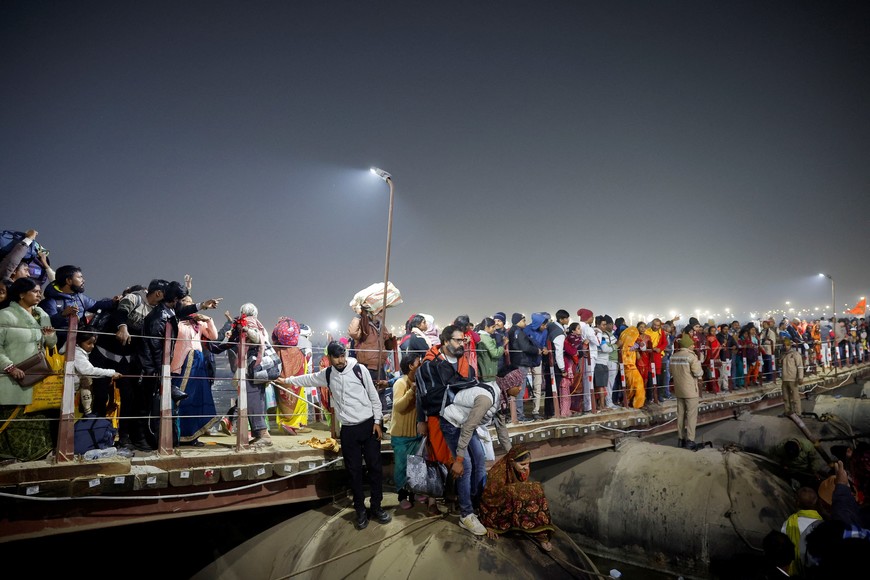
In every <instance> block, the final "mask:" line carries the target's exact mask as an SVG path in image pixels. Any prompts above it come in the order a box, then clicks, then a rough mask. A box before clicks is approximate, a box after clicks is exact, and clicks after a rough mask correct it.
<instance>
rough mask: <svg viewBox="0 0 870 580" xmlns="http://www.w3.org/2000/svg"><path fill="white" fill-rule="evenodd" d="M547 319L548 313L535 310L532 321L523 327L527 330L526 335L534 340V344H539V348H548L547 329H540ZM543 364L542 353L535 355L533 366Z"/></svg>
mask: <svg viewBox="0 0 870 580" xmlns="http://www.w3.org/2000/svg"><path fill="white" fill-rule="evenodd" d="M545 320H547V315H546V313H544V312H535V313H534V314H532V321H531V322H530V323H529V324H528V325H527V326H526V327H525V328H524V329H523V331H525V333H526V336H528V337H529V340H531V341H532V344H534V345H535V346H537V347H538V348H546V347H547V329H546V328H545V329H544V330H540V328H541V325H542V324H544V321H545ZM539 364H541V355H537V356H535V357H534V360H533V364H532V365H531V366H533V367H536V366H538V365H539Z"/></svg>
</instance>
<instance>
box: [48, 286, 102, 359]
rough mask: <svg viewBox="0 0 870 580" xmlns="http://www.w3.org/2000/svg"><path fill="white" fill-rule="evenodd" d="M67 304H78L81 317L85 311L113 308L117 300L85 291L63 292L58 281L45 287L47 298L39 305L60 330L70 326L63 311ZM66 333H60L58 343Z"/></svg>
mask: <svg viewBox="0 0 870 580" xmlns="http://www.w3.org/2000/svg"><path fill="white" fill-rule="evenodd" d="M67 306H78V308H79V318H81V317H82V316H84V315H85V312H96V311H97V310H111V309H112V308H114V307H115V301H114V300H113V299H111V298H103V299H102V300H94V299H93V298H91V297H90V296H88V295H87V294H84V293H81V294H80V293H77V292H72V293H70V294H66V293H64V292H61V291H60V290H59V289H58V287H57V282H52V283H51V284H49V285H48V286H47V287H46V289H45V298H43V299H42V302H40V303H39V307H40V308H42V309H43V310H45V313H46V314H48V316H49V318H50V319H51V325H52V326H53V327H54V328H56V329H58V330H60V329H63V328H68V327H69V321H68V320H67V317H66V316H63V315H62V314H61V312H63V311H64V309H65V308H66V307H67ZM65 337H66V333H65V332H60V333H58V337H57V339H58V344H61V343H62V341H63V340H65Z"/></svg>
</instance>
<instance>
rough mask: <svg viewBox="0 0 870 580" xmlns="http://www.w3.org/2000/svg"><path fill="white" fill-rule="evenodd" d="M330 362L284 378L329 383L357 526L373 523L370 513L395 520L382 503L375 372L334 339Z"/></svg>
mask: <svg viewBox="0 0 870 580" xmlns="http://www.w3.org/2000/svg"><path fill="white" fill-rule="evenodd" d="M326 356H327V357H328V358H329V365H330V366H328V367H327V368H325V369H323V370H322V371H319V372H316V373H311V374H307V375H302V376H298V377H287V378H285V379H281V380H282V382H283V383H284V384H285V385H291V384H292V385H294V386H298V387H304V388H306V389H308V388H314V387H327V388H328V389H329V400H330V402H331V404H332V405H333V406H334V407H335V412H336V415H337V419H338V422H339V423H340V424H341V432H340V435H339V438H340V441H341V455H342V458H343V459H344V465H345V467H346V468H347V471H348V472H349V473H350V488H351V490H352V492H353V507H354V509H355V510H356V523H355V524H354V525H355V526H356V529H358V530H362V529H363V528H365V527H366V526H368V525H369V515H371V517H372V518H374V519H375V521H377V522H378V523H381V524H386V523H389V522H390V520H392V517H391V516H390V514H388V513H387V512H386V511H384V509H383V508H382V507H381V500H383V497H384V492H383V476H384V473H383V468H382V467H381V439H383V433H382V432H381V418H382V410H381V399H380V397H379V396H378V391H377V389H375V384H374V381H372V376H371V374H369V373H367V372H362V369H356V370H354V367H356V366H357V365H358V364H359V363H357V360H356V359H355V358H352V357H348V356H347V351H346V350H345V348H344V346H342V345H341V343H338V342H334V341H333V342H330V343H329V344H328V345H327V347H326ZM363 459H365V463H366V466H367V467H368V473H369V486H370V489H371V500H370V504H371V507H370V509H369V513H366V508H365V493H364V492H363Z"/></svg>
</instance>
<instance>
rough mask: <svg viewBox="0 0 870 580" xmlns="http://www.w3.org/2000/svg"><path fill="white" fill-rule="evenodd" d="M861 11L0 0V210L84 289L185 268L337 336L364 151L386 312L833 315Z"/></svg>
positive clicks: (851, 287) (205, 293)
mask: <svg viewBox="0 0 870 580" xmlns="http://www.w3.org/2000/svg"><path fill="white" fill-rule="evenodd" d="M868 24H870V9H868V4H867V3H866V2H792V1H787V2H786V1H783V2H763V3H759V2H745V3H741V2H659V1H656V2H574V1H572V2H568V1H564V2H557V1H546V0H544V1H540V0H538V1H529V2H511V1H507V2H452V1H442V2H431V3H423V2H408V1H405V2H398V1H397V2H363V1H353V2H351V1H347V2H331V1H324V2H265V1H259V2H214V1H208V2H188V1H185V2H177V1H175V2H154V1H148V2H57V3H50V2H32V1H26V2H9V1H7V2H4V3H3V4H2V5H0V27H2V28H0V32H2V33H0V75H2V77H0V78H2V82H0V95H2V103H3V107H2V112H0V120H2V124H0V129H2V130H0V183H2V189H3V192H4V194H3V198H4V200H5V202H4V208H3V220H2V226H3V229H16V230H26V229H28V228H31V227H32V228H36V229H38V230H39V231H40V235H39V241H40V242H41V243H42V244H43V245H44V246H46V247H47V248H49V250H51V259H52V264H53V266H55V267H57V266H60V265H63V264H70V263H71V264H75V265H78V266H81V267H82V268H83V270H84V273H85V277H86V280H87V282H86V291H87V293H88V294H89V295H91V296H92V297H95V298H99V297H102V296H111V295H113V294H116V293H118V292H119V291H120V290H121V289H123V288H124V287H125V286H128V285H130V284H134V283H140V284H147V283H148V281H149V280H150V279H151V278H155V277H161V278H167V279H178V280H180V279H182V277H183V275H184V274H185V273H189V274H190V275H191V276H192V277H193V282H194V291H193V294H194V297H195V298H197V299H205V298H208V297H223V298H224V302H223V304H222V305H221V308H220V311H223V310H224V309H229V310H231V311H232V312H233V313H236V312H237V311H238V308H239V306H240V305H241V304H242V303H243V302H248V301H250V302H254V303H255V304H257V305H258V307H259V308H260V312H261V319H262V320H263V323H264V324H265V325H266V326H267V328H271V325H273V324H274V323H275V321H276V320H277V318H278V316H282V315H287V316H291V317H293V318H296V319H297V320H299V321H300V322H305V323H307V324H309V325H310V326H312V327H313V328H314V330H315V331H316V332H320V331H325V330H327V329H328V325H329V323H330V322H331V321H335V322H337V324H338V326H339V328H340V329H343V328H345V327H346V325H347V323H348V322H349V319H350V317H351V316H352V312H351V310H350V308H349V306H348V302H349V301H350V299H351V298H352V297H353V295H354V294H355V293H356V292H357V291H358V290H360V289H362V288H364V287H366V286H368V285H370V284H373V283H375V282H383V277H384V258H385V243H386V229H387V209H388V199H389V195H388V192H389V190H388V187H387V186H386V184H385V183H384V182H383V181H380V180H378V179H377V178H375V177H374V176H372V175H371V174H369V173H368V169H369V167H370V166H379V167H382V168H384V169H385V170H387V171H389V172H390V173H392V174H393V178H394V184H395V204H394V223H393V235H392V248H391V250H392V256H391V262H390V280H391V281H392V282H393V283H394V284H395V285H396V286H397V287H398V288H399V289H400V291H401V292H402V295H403V299H404V304H402V305H401V306H399V307H397V308H394V309H391V310H390V311H389V322H390V323H392V324H397V325H401V324H402V323H403V322H404V320H405V319H407V318H408V316H410V315H411V314H413V313H415V312H426V313H429V314H433V315H435V317H436V320H437V321H438V323H439V325H440V326H444V325H446V324H448V323H449V322H450V321H451V320H452V319H453V318H454V317H455V316H456V315H459V314H468V315H470V317H471V318H472V320H475V321H476V320H480V318H482V317H483V316H488V315H492V313H493V312H495V311H496V310H501V311H505V312H507V315H508V317H510V314H511V312H514V311H521V312H525V313H526V314H530V313H531V312H533V311H541V310H546V311H549V312H551V313H554V312H555V311H556V309H559V308H565V309H567V310H568V311H569V312H571V313H572V314H574V313H575V312H576V310H577V309H578V308H580V307H586V308H590V309H592V310H593V311H594V312H595V313H596V314H598V313H602V312H607V313H610V314H611V315H613V316H614V317H615V316H618V315H623V316H626V317H628V313H629V312H635V313H637V316H636V317H635V318H639V317H646V314H645V313H654V314H660V315H663V316H665V317H667V316H669V314H670V312H671V311H675V312H678V313H680V314H682V316H683V318H684V319H686V318H687V317H688V316H691V315H694V311H695V309H700V310H701V311H702V312H703V311H709V312H710V316H713V314H721V316H720V318H722V319H726V318H727V319H730V318H732V317H733V318H739V319H741V320H746V319H748V317H749V313H750V312H763V311H767V310H771V309H787V308H788V306H786V305H785V301H790V302H791V305H792V306H798V307H800V308H804V307H805V308H812V307H818V306H821V307H824V306H825V305H829V304H830V302H831V287H830V282H829V281H828V280H826V279H822V278H819V277H818V276H817V274H818V272H820V271H824V272H827V273H829V274H831V275H832V276H833V277H834V280H835V284H836V294H837V302H838V311H842V309H843V307H842V305H843V304H844V303H848V304H849V306H853V305H854V303H855V302H857V300H858V298H859V296H862V295H864V294H866V293H868V292H870V289H868V288H870V285H868V279H867V278H868V277H867V268H866V263H867V260H866V257H865V256H866V247H867V236H866V232H867V217H866V216H867V197H868V196H867V190H868V183H870V179H868V174H870V163H868V159H870V114H868V103H870V80H868V79H870V75H868V71H870V47H868V39H870V25H868ZM725 307H728V308H730V309H731V313H732V314H733V316H725V314H724V309H725ZM217 314H218V316H220V314H219V313H217ZM804 317H808V315H804ZM220 318H222V317H220ZM705 318H707V316H702V319H705Z"/></svg>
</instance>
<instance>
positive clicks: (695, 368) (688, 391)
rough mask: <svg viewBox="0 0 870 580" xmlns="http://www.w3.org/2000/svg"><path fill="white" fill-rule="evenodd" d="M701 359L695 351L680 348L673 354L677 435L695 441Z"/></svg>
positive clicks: (699, 394) (672, 366) (672, 373)
mask: <svg viewBox="0 0 870 580" xmlns="http://www.w3.org/2000/svg"><path fill="white" fill-rule="evenodd" d="M703 373H704V371H703V369H702V368H701V361H700V360H699V359H698V355H696V354H695V353H694V352H693V351H691V350H689V349H687V348H680V349H679V350H678V351H676V352H675V353H674V354H673V355H671V376H672V377H673V379H674V394H675V395H676V396H677V436H678V437H679V438H680V439H683V440H685V441H687V442H692V443H694V441H695V427H696V426H697V424H698V402H699V401H700V398H701V393H700V391H699V390H698V379H700V378H701V377H702V376H703Z"/></svg>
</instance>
